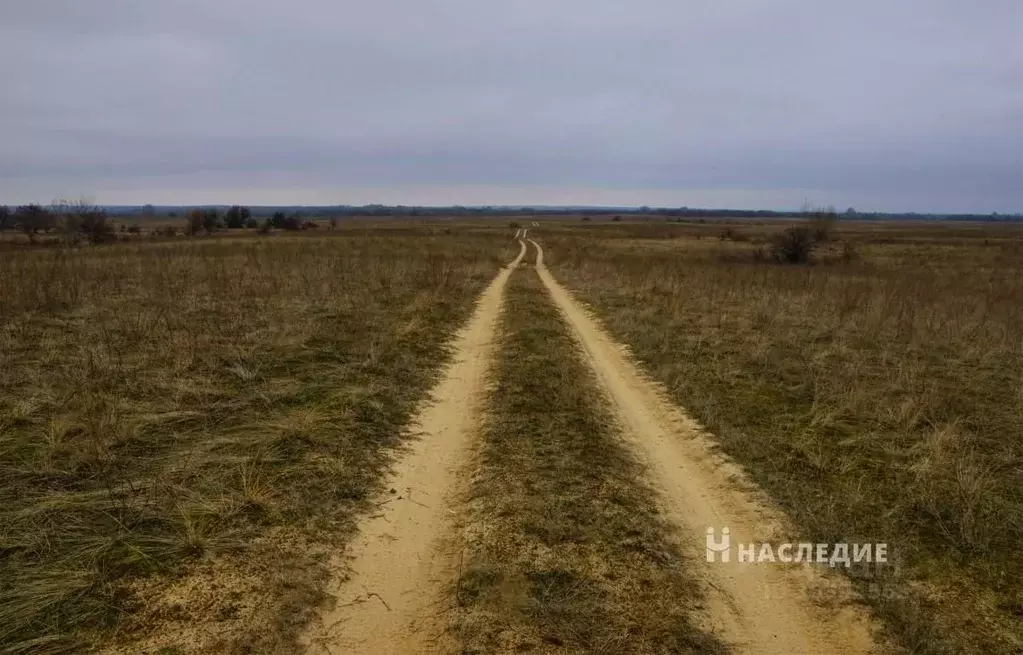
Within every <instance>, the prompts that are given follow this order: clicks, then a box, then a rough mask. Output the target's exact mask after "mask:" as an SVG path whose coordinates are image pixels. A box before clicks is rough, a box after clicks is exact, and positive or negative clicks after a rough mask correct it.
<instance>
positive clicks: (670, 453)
mask: <svg viewBox="0 0 1023 655" xmlns="http://www.w3.org/2000/svg"><path fill="white" fill-rule="evenodd" d="M529 242H530V243H532V244H533V247H534V248H536V272H537V274H538V275H539V276H540V279H541V280H542V281H543V283H544V285H545V287H546V288H547V291H548V292H549V294H550V295H551V298H552V299H553V300H554V302H555V303H556V304H557V306H558V307H559V309H560V310H561V312H562V313H563V314H564V316H565V318H566V320H567V322H568V323H569V325H571V326H572V329H573V332H574V334H575V336H576V338H577V340H578V342H579V343H580V344H581V345H582V347H583V349H584V351H585V352H586V353H587V358H588V360H589V364H590V366H591V367H592V368H593V370H594V372H595V373H596V375H597V377H598V379H599V380H600V381H601V383H602V385H603V387H604V390H605V391H606V393H607V396H608V398H609V399H610V401H611V402H612V404H613V405H614V409H615V413H616V415H617V417H618V419H619V420H620V422H621V425H622V426H623V428H624V432H625V435H626V438H627V440H628V441H629V442H630V443H631V444H632V446H633V448H634V449H635V451H636V453H637V455H638V456H639V457H640V459H641V460H642V461H643V462H645V463H646V464H647V466H648V470H649V471H650V473H651V475H652V476H653V477H654V478H655V480H654V482H655V487H656V488H657V489H659V490H660V492H661V495H662V500H663V509H664V511H665V513H666V514H667V516H668V517H670V518H671V519H672V520H674V521H675V522H676V523H677V524H679V525H680V526H682V527H683V528H684V530H685V532H686V534H688V535H689V538H688V539H687V543H685V544H682V546H683V549H684V551H685V552H686V553H687V554H688V555H689V556H690V557H689V558H690V560H691V561H693V562H694V563H695V562H703V561H704V548H703V547H704V545H705V543H704V537H705V534H706V532H705V531H706V530H707V528H709V527H716V528H722V527H728V528H729V529H730V531H731V537H732V539H733V541H736V542H739V543H753V542H769V541H777V540H784V539H785V537H786V536H787V535H789V534H791V532H789V531H788V530H787V529H786V527H785V525H786V522H785V520H784V516H783V515H782V514H781V513H780V512H779V511H778V510H775V509H774V508H772V507H771V505H770V503H769V502H767V501H766V500H765V499H764V498H763V497H762V496H761V494H759V493H758V492H756V490H755V488H754V487H753V486H752V485H751V484H750V483H748V482H746V481H745V476H744V474H743V473H742V470H741V469H740V468H739V467H737V466H735V465H734V464H733V463H731V462H729V461H727V460H725V458H724V457H723V456H722V455H720V454H719V453H718V452H717V451H716V449H715V448H714V446H713V443H712V442H711V441H710V440H709V439H708V438H707V437H706V435H705V434H703V433H702V432H701V430H700V429H699V427H698V426H697V425H696V424H695V422H693V421H692V420H691V419H690V418H688V417H687V416H685V415H684V414H683V413H682V411H681V410H679V409H678V408H677V407H675V406H674V405H673V404H672V403H671V402H670V401H669V400H668V399H667V397H666V396H665V395H664V393H663V391H662V390H660V389H659V388H658V387H657V385H655V384H654V383H652V382H651V381H649V380H648V379H647V378H646V377H645V376H644V375H643V374H642V373H641V372H640V370H639V368H638V367H637V366H636V365H635V364H634V363H633V362H632V360H631V358H630V357H629V356H628V355H627V354H626V353H625V351H624V349H623V348H622V347H621V346H620V345H618V344H617V343H616V342H615V341H614V340H613V339H612V338H611V337H610V336H609V335H608V334H607V333H606V332H605V331H604V330H603V328H602V327H601V326H599V324H598V323H597V322H596V321H595V320H594V319H593V318H591V317H590V316H589V315H588V313H587V312H586V311H584V310H583V309H582V308H581V306H580V305H579V304H578V303H576V302H575V300H574V299H573V298H572V297H571V295H569V293H568V292H567V291H566V290H565V288H564V287H562V286H561V285H560V284H559V283H558V282H557V281H556V280H555V279H554V277H553V276H552V275H551V274H550V272H549V271H548V270H547V268H546V266H545V265H544V263H543V250H542V249H541V247H540V245H539V244H538V243H536V241H534V240H532V239H529ZM697 568H698V569H700V570H698V571H695V572H696V573H698V574H699V575H700V576H701V577H702V578H703V581H704V586H705V587H706V592H707V596H708V607H707V608H706V610H707V611H706V613H705V614H706V617H705V621H706V623H707V624H708V625H707V627H708V628H709V629H711V630H713V631H714V632H715V633H716V634H718V635H719V636H720V637H721V638H722V639H723V640H724V641H725V642H726V643H728V644H729V645H731V646H732V647H733V648H734V649H735V650H736V651H737V652H750V653H764V654H773V653H777V654H779V655H780V654H786V655H787V654H789V653H798V654H807V655H810V654H814V653H841V654H848V655H853V654H861V653H871V652H875V644H874V641H873V639H872V635H871V633H872V626H871V622H870V620H869V618H868V616H867V613H866V612H865V611H864V610H863V609H862V608H861V607H860V606H858V605H856V604H855V596H854V594H853V592H852V590H851V587H850V586H849V584H848V582H847V581H845V580H843V579H840V578H838V576H824V575H822V574H820V573H819V572H818V571H817V570H814V569H813V568H811V567H810V566H809V565H803V566H798V565H797V566H785V565H780V564H779V565H771V564H756V563H738V562H734V563H731V564H724V563H717V564H708V565H706V566H700V567H697ZM811 599H813V600H811Z"/></svg>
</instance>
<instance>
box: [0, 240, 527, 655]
mask: <svg viewBox="0 0 1023 655" xmlns="http://www.w3.org/2000/svg"><path fill="white" fill-rule="evenodd" d="M319 232H321V234H322V233H324V232H325V231H323V230H320V231H319ZM517 251H518V244H516V243H514V242H513V241H511V240H510V239H509V238H508V235H506V234H504V231H500V232H497V231H489V232H488V231H487V230H476V231H474V232H473V233H472V234H460V233H457V232H456V233H455V234H451V230H447V233H446V234H445V233H444V230H443V229H436V230H435V229H425V228H424V229H419V228H414V227H407V228H406V229H401V230H390V231H386V232H375V233H370V234H367V233H365V231H363V232H362V233H357V232H351V231H350V232H346V233H344V234H341V233H337V234H333V235H331V236H326V235H322V236H321V237H320V238H307V237H306V236H305V235H303V236H301V237H287V236H283V235H275V236H270V237H260V238H251V239H245V238H231V239H220V238H216V237H213V238H200V239H176V240H173V239H172V240H167V241H164V242H154V243H148V242H133V243H126V244H115V245H110V246H101V247H93V248H89V247H84V248H78V249H66V250H65V249H57V248H35V249H14V248H11V249H8V250H6V251H5V252H3V253H2V255H0V651H2V652H5V653H62V652H82V651H83V650H86V649H87V648H89V647H93V646H98V645H107V646H110V645H111V644H113V648H114V650H117V645H118V644H119V643H123V644H126V645H124V646H123V648H121V652H126V653H127V652H130V653H139V652H160V653H164V654H170V653H179V652H193V650H197V649H199V647H200V646H201V647H204V648H207V649H212V650H213V651H215V652H225V653H229V652H259V653H271V652H291V648H292V639H293V638H294V636H295V634H296V631H297V630H298V629H299V627H300V626H301V625H302V624H303V623H304V621H305V620H306V619H307V618H308V615H309V611H310V608H311V607H312V606H314V605H315V604H316V603H318V602H320V601H321V599H322V585H323V582H324V577H325V573H324V559H325V557H326V554H327V553H329V552H331V551H332V550H333V549H334V548H336V547H337V546H338V545H339V544H341V543H343V542H344V541H345V540H346V539H348V538H349V536H350V535H351V533H352V530H353V526H354V519H355V517H356V515H357V514H359V513H360V512H362V511H364V510H365V509H366V508H367V507H366V506H367V503H368V502H369V501H368V498H369V497H370V494H371V492H372V491H374V490H375V489H376V486H377V485H378V484H379V480H380V475H381V473H382V471H384V470H385V469H386V467H387V465H388V463H389V462H390V460H391V456H392V453H393V451H394V449H395V447H397V446H399V445H400V443H401V441H402V437H403V436H404V435H405V434H406V427H405V426H406V422H407V420H408V417H409V414H410V412H411V411H412V409H413V407H414V405H415V402H416V401H417V400H419V399H420V398H421V397H422V396H423V394H424V393H425V392H426V390H427V389H428V388H429V386H430V384H431V383H432V381H433V379H434V377H435V376H436V374H437V371H438V368H439V366H440V364H441V363H442V361H443V360H444V359H445V357H446V355H447V350H446V345H445V344H446V343H447V339H448V337H449V334H450V333H451V331H452V330H453V329H454V328H455V327H456V326H457V325H458V324H459V323H460V322H461V321H463V320H464V319H465V318H466V317H467V316H468V313H469V311H470V309H471V307H472V304H473V302H474V300H475V299H476V297H477V295H478V293H479V292H480V290H481V289H482V288H483V287H484V286H485V285H486V284H487V283H488V282H489V281H490V279H491V278H492V277H493V275H494V274H495V272H496V271H497V270H498V269H499V268H500V266H502V265H503V264H505V263H507V261H509V260H510V259H511V258H512V257H513V256H514V254H515V253H516V252H517ZM157 633H158V634H159V635H160V636H161V637H160V639H161V640H160V641H146V639H145V636H146V635H148V634H157ZM129 638H130V640H129ZM139 638H141V639H142V640H141V641H137V639H139Z"/></svg>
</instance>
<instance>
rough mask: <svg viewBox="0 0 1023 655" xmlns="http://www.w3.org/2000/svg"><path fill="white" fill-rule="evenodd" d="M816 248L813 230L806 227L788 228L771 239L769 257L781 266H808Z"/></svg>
mask: <svg viewBox="0 0 1023 655" xmlns="http://www.w3.org/2000/svg"><path fill="white" fill-rule="evenodd" d="M816 247H817V240H816V239H815V238H814V232H813V230H812V229H811V228H810V227H809V226H806V225H797V226H795V227H790V228H788V229H786V230H785V231H784V232H782V233H780V234H777V235H775V236H774V238H773V239H771V257H772V258H773V259H774V260H775V261H776V262H778V263H781V264H808V263H810V262H811V261H812V260H813V251H814V249H815V248H816Z"/></svg>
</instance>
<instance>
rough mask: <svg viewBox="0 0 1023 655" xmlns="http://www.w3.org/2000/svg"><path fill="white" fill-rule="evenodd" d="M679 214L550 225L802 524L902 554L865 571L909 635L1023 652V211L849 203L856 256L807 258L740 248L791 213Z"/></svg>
mask: <svg viewBox="0 0 1023 655" xmlns="http://www.w3.org/2000/svg"><path fill="white" fill-rule="evenodd" d="M666 227H667V226H662V228H661V229H662V234H660V235H657V237H656V238H650V236H651V235H650V234H649V233H650V231H651V230H650V228H649V226H647V227H639V226H638V227H637V228H636V230H637V234H636V235H635V236H644V237H647V238H642V239H639V238H633V235H631V234H629V233H628V232H627V231H625V228H620V229H619V230H618V231H617V232H616V234H615V237H616V238H614V239H608V238H601V237H600V235H599V234H598V232H597V231H596V230H593V231H590V232H588V233H586V232H584V231H583V230H580V229H577V230H574V232H575V234H576V236H567V235H565V236H561V237H552V238H549V239H547V240H546V241H545V244H544V245H545V247H546V251H547V253H546V254H547V255H548V259H549V261H550V266H551V269H552V271H553V272H554V274H555V275H557V276H558V277H559V278H560V279H561V280H562V281H563V282H564V283H566V284H567V285H568V286H570V287H571V288H573V289H574V290H575V291H576V292H577V293H578V295H579V297H580V299H582V300H585V301H586V302H587V303H588V304H589V305H590V306H592V307H593V308H594V309H596V310H597V311H598V313H599V314H600V315H601V316H602V318H603V320H604V322H605V324H606V325H607V327H608V328H609V329H610V330H611V332H612V333H614V334H615V335H616V337H617V338H618V339H620V340H621V341H622V342H624V343H626V344H628V345H629V346H630V347H631V349H632V350H633V352H634V353H635V355H636V356H637V357H638V358H639V359H640V360H641V361H642V363H643V364H644V366H645V368H646V370H647V371H649V372H650V374H651V375H652V376H653V377H654V378H655V379H657V380H659V381H660V382H662V383H664V385H665V386H666V387H667V390H668V392H669V393H670V394H671V395H672V396H673V397H674V398H675V399H676V400H677V401H678V402H679V404H681V405H682V406H684V407H685V408H686V409H687V410H689V411H690V412H691V413H692V414H693V415H694V417H695V418H697V419H698V420H700V421H701V422H702V423H703V424H704V425H706V426H707V427H708V428H709V429H710V430H711V431H712V432H713V433H714V435H715V436H716V438H717V440H718V441H719V442H720V444H721V445H722V447H723V448H724V450H725V451H726V452H727V453H728V454H729V455H731V456H732V457H733V458H734V459H735V460H737V461H738V462H740V463H742V464H743V465H745V466H746V467H747V469H748V470H749V471H750V472H751V473H752V475H753V477H754V478H755V479H756V480H757V481H758V482H759V483H760V484H761V485H762V486H763V487H764V488H765V489H766V490H767V491H768V492H769V493H770V494H771V495H772V496H773V497H774V498H775V499H777V500H778V501H779V502H780V503H781V505H782V506H783V507H784V508H785V510H786V511H787V512H788V514H789V515H790V516H791V517H792V518H793V519H794V520H795V522H796V524H797V526H798V528H799V529H800V530H801V531H802V532H803V536H804V537H805V538H806V539H807V540H808V541H814V542H827V543H837V542H878V541H884V542H888V543H889V544H890V550H891V551H892V553H893V554H894V557H895V558H896V560H897V566H894V567H888V568H886V569H879V570H878V572H877V573H878V574H880V577H877V576H875V577H872V578H870V579H869V580H857V584H858V586H859V589H860V591H861V592H862V593H863V595H864V597H865V598H866V599H867V601H868V602H870V603H871V605H872V606H873V608H874V610H875V612H876V614H877V615H878V616H879V617H880V618H881V619H882V620H883V621H884V622H885V624H886V626H887V628H888V630H889V633H890V634H891V635H892V636H893V637H894V639H895V640H896V641H897V642H899V643H900V644H901V645H903V646H904V647H906V648H907V649H909V650H910V651H912V652H916V653H931V654H946V653H947V654H950V653H1002V654H1005V655H1009V654H1010V653H1018V652H1020V649H1021V648H1023V620H1021V617H1023V551H1021V550H1020V544H1021V543H1023V393H1021V392H1020V390H1021V389H1023V258H1021V257H1020V253H1021V252H1023V237H1021V234H1020V232H1019V231H1018V229H1015V228H1012V227H1001V226H955V225H948V226H943V225H934V226H917V227H913V226H905V225H894V226H873V225H860V226H856V225H842V226H841V228H840V238H841V239H842V240H844V241H846V242H848V243H850V244H852V246H853V247H855V249H856V251H857V252H858V253H859V254H860V257H859V258H857V259H850V258H843V257H841V256H837V255H834V254H833V253H829V252H824V253H823V255H825V257H822V261H824V262H825V263H823V264H820V265H816V266H795V267H793V266H779V265H777V264H774V263H770V262H763V263H756V262H755V259H754V258H752V257H750V256H745V255H744V256H739V255H741V254H742V251H748V253H752V252H753V251H754V250H755V249H756V248H758V247H760V246H759V245H758V244H757V241H758V240H759V241H761V242H769V241H770V239H771V235H772V232H771V230H772V229H783V228H782V227H781V226H779V227H772V226H766V225H756V226H746V225H740V226H737V227H736V229H742V230H745V231H747V232H748V233H750V234H752V235H753V238H752V239H751V241H752V242H751V243H722V242H720V241H717V240H714V241H711V240H708V239H700V238H698V237H699V234H698V233H692V232H693V228H691V226H681V227H680V228H679V231H678V232H677V233H669V232H670V231H669V230H667V229H666ZM567 232H568V231H567V230H566V231H564V233H567ZM694 236H695V237H697V238H694ZM828 247H829V248H830V249H832V250H834V251H836V252H838V251H840V249H841V248H843V247H844V244H838V243H836V244H830V245H829V246H828ZM722 251H725V252H724V255H727V256H722ZM748 253H747V254H748Z"/></svg>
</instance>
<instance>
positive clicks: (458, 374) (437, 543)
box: [303, 241, 526, 655]
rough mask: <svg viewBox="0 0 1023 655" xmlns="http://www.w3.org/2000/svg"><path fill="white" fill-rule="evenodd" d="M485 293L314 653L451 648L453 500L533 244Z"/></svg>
mask: <svg viewBox="0 0 1023 655" xmlns="http://www.w3.org/2000/svg"><path fill="white" fill-rule="evenodd" d="M520 244H521V250H520V252H519V254H518V257H516V259H515V261H513V262H512V263H511V264H510V265H509V266H508V267H506V268H505V269H504V270H503V271H501V272H500V273H499V274H498V275H497V277H496V278H495V279H494V281H493V282H491V284H490V286H489V287H488V288H487V289H486V290H485V291H484V292H483V294H482V296H481V297H480V300H479V302H478V304H477V306H476V310H475V312H474V314H473V316H472V318H471V319H470V321H469V323H468V324H467V325H466V326H465V327H464V328H463V329H462V330H461V331H460V332H459V333H458V334H457V336H456V338H455V340H454V343H453V345H454V349H455V354H454V357H453V359H452V362H451V363H450V365H449V366H448V368H447V370H446V371H445V373H444V376H443V378H442V380H441V381H440V383H439V384H438V385H437V386H436V387H435V388H434V389H433V391H432V393H431V399H430V400H429V401H428V402H426V403H424V405H423V407H422V408H421V410H420V411H419V413H418V414H417V417H416V419H414V422H413V425H414V426H415V428H416V429H417V432H419V433H420V435H421V436H420V438H419V439H416V440H415V441H414V442H413V443H412V444H411V445H410V446H409V448H408V451H407V452H406V453H404V454H403V456H402V457H401V458H400V460H399V461H398V463H397V464H396V466H395V470H394V473H393V475H392V476H391V478H390V479H389V481H388V483H387V488H388V489H391V490H393V493H389V494H385V495H384V497H383V498H380V499H379V501H378V502H379V511H378V512H377V513H376V514H374V515H373V516H371V517H369V518H368V519H366V520H365V521H364V522H363V523H362V525H361V526H360V532H359V535H358V536H357V537H356V539H355V540H354V541H353V543H352V545H351V547H350V548H349V552H347V553H345V554H344V555H342V556H339V557H338V559H337V560H336V561H335V562H334V568H335V570H336V578H337V579H336V581H335V584H334V587H333V589H331V591H332V592H333V594H334V595H335V597H336V599H337V604H336V607H335V608H334V609H332V610H330V611H329V612H325V613H324V614H323V615H322V616H321V617H320V618H319V620H318V621H316V622H314V624H313V625H312V626H311V627H310V629H309V630H308V632H307V633H306V635H305V638H304V639H303V641H304V643H305V645H307V646H308V652H309V653H331V654H336V653H345V654H356V653H367V654H368V653H373V654H381V653H388V654H392V655H402V654H407V653H434V652H438V651H444V650H447V649H448V648H450V647H451V646H450V645H448V644H446V643H445V639H446V636H445V632H446V628H447V624H446V618H447V615H448V614H449V612H450V609H451V607H450V606H451V604H452V602H453V599H445V598H444V597H443V591H444V590H445V589H446V588H447V586H448V585H449V584H450V583H451V582H452V581H453V580H455V579H456V576H457V566H458V546H457V544H456V541H455V539H456V533H457V530H455V529H454V525H455V521H454V516H455V513H456V511H455V508H454V507H452V506H451V501H452V500H454V499H455V497H456V496H457V493H458V490H459V482H460V476H462V475H463V474H464V472H465V467H466V465H467V458H468V457H469V454H470V446H471V443H472V435H473V433H474V432H475V429H476V427H477V424H478V420H477V419H478V412H479V409H480V406H481V404H482V402H483V401H484V398H483V396H484V394H485V375H486V372H487V368H488V366H489V364H490V361H491V359H492V357H491V354H492V350H493V340H494V334H495V329H496V323H497V318H498V314H499V312H500V307H501V298H502V293H503V291H504V286H505V283H506V282H507V280H508V276H509V275H510V274H511V272H512V270H514V268H515V267H516V266H518V265H519V263H520V262H521V261H522V259H523V257H524V256H525V254H526V244H525V242H521V241H520Z"/></svg>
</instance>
